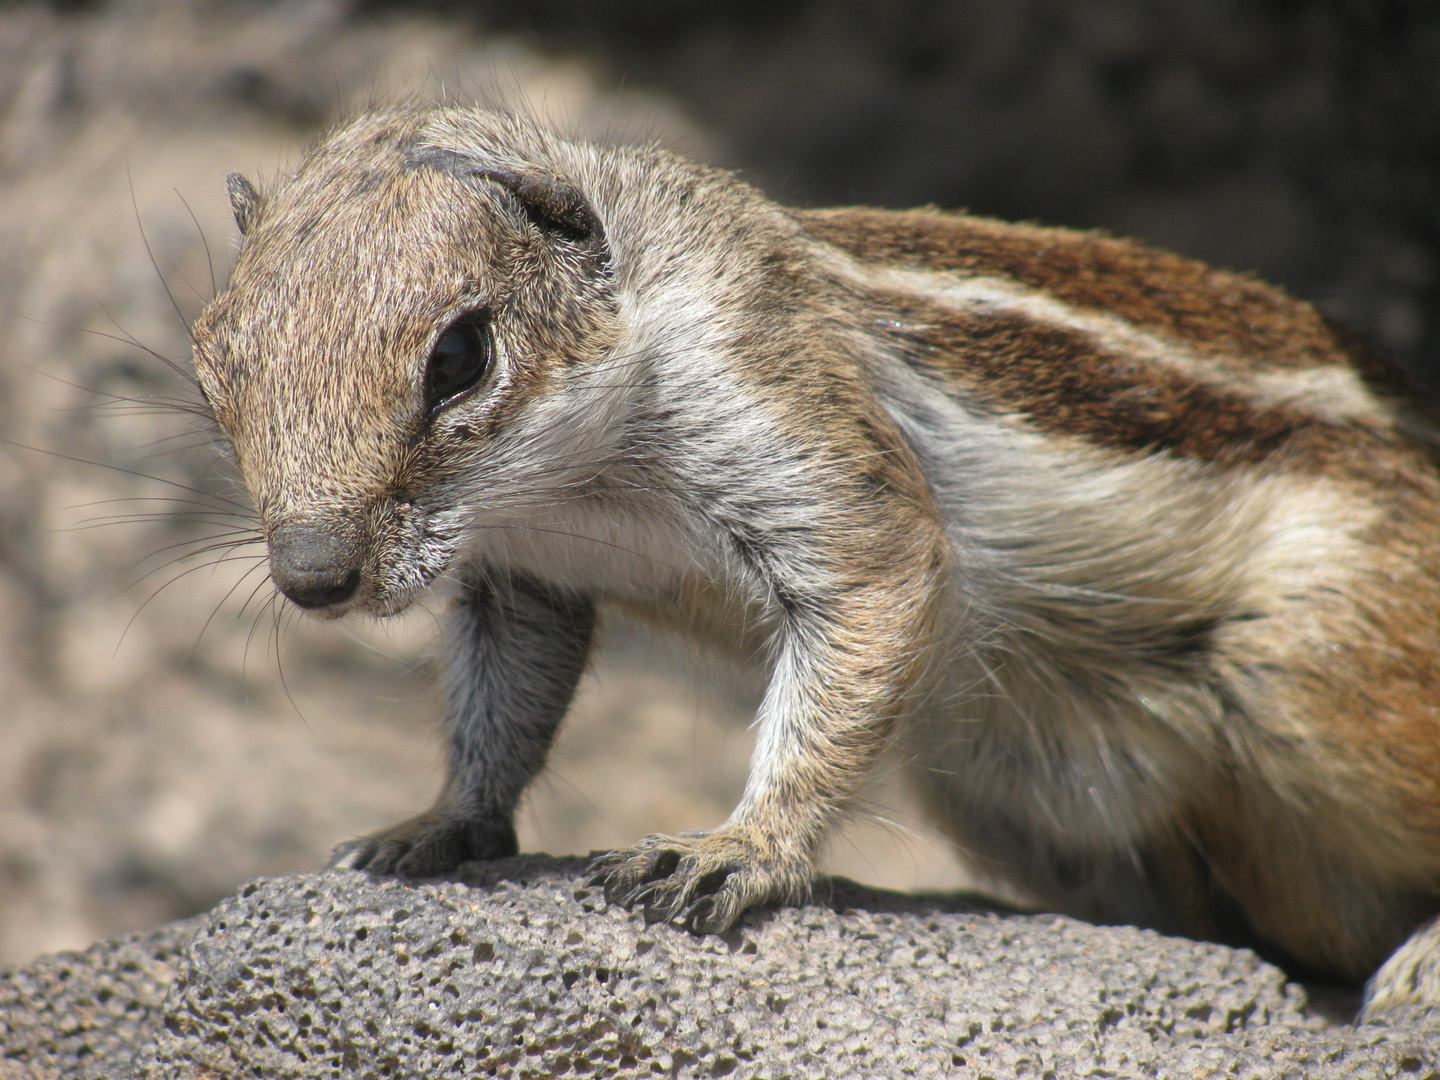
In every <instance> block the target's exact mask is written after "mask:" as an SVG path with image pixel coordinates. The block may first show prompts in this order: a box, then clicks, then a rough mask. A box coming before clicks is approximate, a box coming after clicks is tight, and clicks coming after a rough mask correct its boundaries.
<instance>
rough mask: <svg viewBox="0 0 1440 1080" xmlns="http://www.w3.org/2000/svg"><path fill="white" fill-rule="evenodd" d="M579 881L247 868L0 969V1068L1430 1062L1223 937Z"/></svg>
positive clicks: (714, 1069)
mask: <svg viewBox="0 0 1440 1080" xmlns="http://www.w3.org/2000/svg"><path fill="white" fill-rule="evenodd" d="M583 882H584V874H583V864H582V863H581V862H580V861H579V860H576V859H550V858H546V857H542V856H528V857H521V858H516V859H508V860H502V861H499V862H495V863H491V864H485V865H480V864H475V865H472V866H470V867H468V868H466V873H464V874H463V875H461V876H460V877H458V878H457V879H456V880H453V881H444V882H426V883H422V884H411V883H405V882H400V881H395V880H377V879H373V878H370V877H368V876H366V875H364V874H359V873H354V872H348V871H330V872H325V873H317V874H300V875H295V876H291V877H286V878H277V879H271V880H263V879H262V880H259V881H256V882H252V883H251V884H249V885H247V886H245V888H243V889H242V890H241V891H240V893H239V894H238V895H237V896H234V897H232V898H231V899H229V900H226V901H224V902H223V903H221V904H220V905H219V906H218V907H216V908H215V909H214V911H212V912H211V913H210V915H209V916H208V918H206V919H205V920H203V922H202V923H201V924H200V925H199V927H198V929H197V928H196V926H195V924H193V923H192V924H185V923H182V924H176V925H174V926H172V927H168V928H166V929H164V930H161V931H158V932H157V933H155V934H153V935H149V936H145V937H136V938H129V939H125V940H122V941H119V942H114V943H110V944H108V945H97V946H95V947H93V948H91V949H89V950H87V951H86V952H83V953H70V954H62V955H60V956H55V957H46V958H42V959H41V960H39V961H37V962H35V963H33V964H31V965H29V966H27V967H23V968H18V969H12V970H11V971H9V972H7V973H5V974H4V975H3V976H0V1024H3V1027H0V1031H3V1033H4V1036H5V1056H4V1058H3V1059H0V1076H4V1077H7V1078H8V1077H10V1076H12V1075H15V1076H27V1077H51V1076H77V1077H78V1076H102V1075H111V1076H113V1075H118V1074H119V1073H120V1072H121V1071H122V1070H123V1068H124V1067H125V1064H126V1063H127V1062H128V1061H129V1060H130V1059H131V1057H132V1056H133V1057H134V1061H133V1069H134V1072H133V1076H134V1077H135V1078H136V1080H141V1078H151V1077H166V1078H172V1077H196V1078H200V1077H205V1078H209V1077H216V1076H223V1077H235V1076H263V1077H267V1078H281V1077H297V1078H299V1077H305V1078H310V1077H331V1076H347V1077H351V1076H354V1077H419V1076H425V1077H447V1076H455V1077H460V1076H466V1077H470V1076H477V1075H478V1076H530V1077H566V1076H576V1077H579V1076H586V1077H595V1076H617V1075H618V1076H627V1075H668V1076H684V1077H702V1076H703V1077H709V1076H727V1075H729V1076H736V1077H796V1078H799V1077H837V1076H863V1077H870V1076H959V1077H975V1078H979V1077H985V1076H991V1077H1010V1076H1015V1077H1019V1076H1034V1077H1046V1076H1050V1077H1070V1076H1107V1077H1132V1076H1133V1077H1142V1076H1143V1077H1152V1076H1153V1077H1158V1076H1185V1077H1195V1076H1226V1077H1267V1078H1269V1077H1347V1078H1358V1077H1394V1076H1402V1075H1403V1076H1406V1077H1412V1076H1413V1077H1417V1078H1423V1077H1437V1076H1440V1011H1435V1010H1432V1011H1431V1012H1429V1013H1426V1012H1423V1011H1421V1012H1414V1013H1411V1014H1408V1015H1403V1016H1402V1015H1397V1016H1392V1017H1391V1018H1390V1019H1389V1020H1388V1021H1386V1022H1383V1023H1372V1024H1367V1025H1365V1026H1363V1027H1358V1028H1357V1027H1351V1026H1349V1025H1347V1024H1344V1023H1341V1022H1337V1021H1336V1020H1335V1019H1334V1018H1333V1017H1327V1016H1326V1015H1323V1014H1322V1012H1321V1011H1320V1010H1319V1009H1318V1008H1317V1007H1316V1006H1315V1005H1314V1004H1312V1002H1311V1000H1310V997H1309V996H1307V994H1306V991H1305V990H1304V989H1303V988H1302V987H1300V986H1299V985H1297V984H1295V983H1292V982H1289V981H1287V979H1286V977H1285V975H1284V974H1283V973H1282V972H1281V971H1280V970H1279V969H1277V968H1275V967H1273V966H1271V965H1269V964H1267V963H1264V962H1263V961H1261V960H1259V959H1258V958H1257V957H1255V956H1254V955H1253V954H1252V953H1250V952H1247V951H1245V950H1239V949H1229V948H1225V947H1223V946H1218V945H1210V944H1203V943H1197V942H1192V941H1185V940H1181V939H1176V938H1166V937H1162V936H1160V935H1158V934H1154V933H1151V932H1149V931H1144V930H1136V929H1133V928H1129V927H1094V926H1088V925H1085V924H1083V923H1079V922H1076V921H1075V920H1073V919H1068V918H1063V917H1060V916H1051V915H1020V914H1014V913H1007V912H1002V911H999V910H995V909H992V908H986V907H983V906H979V905H970V904H967V903H965V902H964V901H963V900H958V899H955V898H939V897H916V896H903V895H899V894H893V893H884V892H879V891H875V890H871V889H866V888H862V887H860V886H857V885H854V884H852V883H850V882H847V881H844V880H841V879H832V880H829V881H826V882H823V883H822V885H821V888H820V890H819V892H818V894H817V899H816V902H815V903H813V904H811V905H808V906H806V907H803V908H787V909H780V910H774V911H765V912H757V913H751V914H750V915H749V916H747V917H746V918H745V920H744V921H743V923H742V924H741V925H740V926H739V927H737V928H736V929H735V930H733V931H732V932H731V933H729V934H727V935H725V936H723V937H718V938H697V937H693V936H691V935H689V934H687V933H685V932H683V931H681V930H678V929H675V928H674V927H671V926H668V925H659V924H657V925H647V924H646V922H645V920H644V919H643V918H642V917H641V916H640V915H638V914H629V913H626V912H623V911H619V910H615V909H611V908H607V906H606V905H605V903H604V902H603V900H602V898H601V897H600V896H599V894H598V892H596V891H595V890H592V889H588V888H586V887H585V886H584V883H583ZM167 986H168V992H167V991H166V987H167ZM162 995H163V1000H162ZM1351 1004H1352V1006H1353V1002H1352V1003H1351ZM11 1070H14V1071H13V1072H12V1071H11Z"/></svg>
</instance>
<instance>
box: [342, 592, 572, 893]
mask: <svg viewBox="0 0 1440 1080" xmlns="http://www.w3.org/2000/svg"><path fill="white" fill-rule="evenodd" d="M594 626H595V606H594V603H593V602H592V601H591V600H590V599H588V598H586V597H581V596H577V595H575V594H573V593H568V592H563V591H560V590H556V589H552V588H550V587H548V586H546V585H543V584H541V583H539V582H537V581H535V580H534V579H531V578H527V577H522V576H515V575H505V574H503V573H495V574H490V573H485V572H477V573H475V574H474V575H472V577H471V579H470V580H469V581H468V582H467V583H466V586H465V591H464V594H463V595H462V597H461V598H460V600H459V601H458V603H457V604H456V606H455V609H454V611H453V612H452V613H451V615H450V618H449V622H448V625H447V626H446V633H445V652H446V655H445V671H444V687H445V706H446V708H445V719H446V728H447V730H448V733H449V739H450V747H449V750H450V753H449V776H448V779H447V780H446V782H445V787H444V790H442V791H441V793H440V797H439V799H438V800H436V803H435V805H434V806H433V807H432V808H431V809H430V810H428V811H426V812H425V813H423V814H421V815H420V816H418V817H415V818H412V819H411V820H409V821H405V822H402V823H401V824H399V825H396V826H393V827H391V828H389V829H382V830H381V831H380V832H377V833H373V834H371V835H370V836H366V837H362V838H361V839H359V840H351V841H348V842H347V843H344V844H341V845H340V846H339V847H337V848H336V849H335V852H334V854H333V855H332V857H331V865H333V866H347V867H351V868H353V869H356V870H362V869H363V870H369V871H371V872H372V873H377V874H403V875H405V876H407V877H429V876H432V875H434V874H441V873H445V872H446V871H449V870H452V869H454V868H455V867H456V866H458V865H459V864H460V863H462V862H465V861H466V860H468V859H494V858H499V857H501V856H505V855H514V854H515V853H516V852H517V851H518V850H519V845H518V843H517V841H516V838H515V823H514V818H515V807H516V805H517V804H518V803H519V801H520V796H521V794H522V793H523V792H524V790H525V787H526V785H527V784H529V783H530V781H531V779H532V778H534V776H535V774H536V773H538V772H539V771H540V769H541V767H542V766H543V765H544V764H545V756H546V754H548V753H549V750H550V743H551V741H552V740H553V738H554V735H555V731H556V729H557V728H558V727H559V726H560V721H561V719H562V718H563V717H564V715H565V713H566V711H567V710H568V709H569V707H570V701H571V698H573V697H574V695H575V687H576V684H577V683H578V682H579V680H580V674H581V672H582V671H583V670H584V668H585V663H586V660H587V658H588V656H589V652H590V641H591V637H592V634H593V630H594Z"/></svg>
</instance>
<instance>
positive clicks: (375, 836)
mask: <svg viewBox="0 0 1440 1080" xmlns="http://www.w3.org/2000/svg"><path fill="white" fill-rule="evenodd" d="M519 850H520V844H519V842H518V841H517V840H516V837H515V826H514V825H513V824H511V823H510V822H508V821H489V820H483V819H482V820H477V819H475V818H463V817H455V816H453V815H450V814H446V813H444V812H443V811H438V810H430V811H427V812H426V813H424V814H421V815H420V816H419V817H413V818H411V819H410V820H409V821H402V822H401V823H400V824H399V825H395V826H392V827H391V828H388V829H381V830H380V831H379V832H375V833H371V834H370V835H369V836H362V837H361V838H360V839H358V840H347V841H346V842H345V843H343V844H340V845H338V846H337V847H336V848H335V850H334V851H332V852H331V853H330V865H331V866H342V867H348V868H349V869H351V870H368V871H370V873H372V874H398V875H400V876H402V877H413V878H422V877H434V876H435V875H437V874H445V873H448V872H450V871H451V870H454V869H455V868H456V867H457V866H459V865H460V864H461V863H463V862H468V861H469V860H471V859H499V858H503V857H504V856H506V855H514V854H516V853H517V852H518V851H519Z"/></svg>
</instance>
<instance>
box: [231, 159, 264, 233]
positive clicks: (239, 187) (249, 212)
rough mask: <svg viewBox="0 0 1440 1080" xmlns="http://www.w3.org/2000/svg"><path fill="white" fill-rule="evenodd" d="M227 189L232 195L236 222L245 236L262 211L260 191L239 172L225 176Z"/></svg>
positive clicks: (232, 206)
mask: <svg viewBox="0 0 1440 1080" xmlns="http://www.w3.org/2000/svg"><path fill="white" fill-rule="evenodd" d="M225 191H226V192H227V193H228V194H229V196H230V210H231V211H232V212H233V213H234V215H235V224H236V225H238V226H240V235H241V236H245V235H246V234H248V233H249V232H250V226H252V225H254V224H255V217H256V215H257V214H259V213H260V192H258V191H256V190H255V185H254V184H252V183H250V181H249V180H246V179H245V177H243V176H241V175H240V174H239V173H237V172H232V173H231V174H230V175H228V176H227V177H225Z"/></svg>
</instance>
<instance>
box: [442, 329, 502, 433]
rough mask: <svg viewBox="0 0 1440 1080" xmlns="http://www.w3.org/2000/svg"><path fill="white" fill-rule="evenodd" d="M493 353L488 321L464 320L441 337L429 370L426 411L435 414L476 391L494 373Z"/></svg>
mask: <svg viewBox="0 0 1440 1080" xmlns="http://www.w3.org/2000/svg"><path fill="white" fill-rule="evenodd" d="M493 352H494V345H493V343H492V342H491V339H490V324H489V322H487V321H486V320H485V319H480V318H464V319H461V320H460V321H459V322H457V323H455V324H454V325H452V326H451V327H450V328H449V329H448V330H446V331H445V332H444V333H443V334H441V335H440V340H439V341H437V342H436V343H435V349H434V351H433V352H431V353H430V364H429V366H428V367H427V368H426V370H425V408H426V409H427V410H428V411H430V412H434V411H435V410H436V409H438V408H440V407H441V406H442V405H447V404H449V403H450V402H451V401H453V400H454V399H455V398H457V397H459V396H460V395H461V394H463V393H465V392H466V391H467V390H470V389H471V388H473V387H474V386H475V384H476V383H478V382H479V381H480V380H481V379H483V378H484V377H485V373H486V372H487V371H489V370H490V357H491V354H492V353H493Z"/></svg>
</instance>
